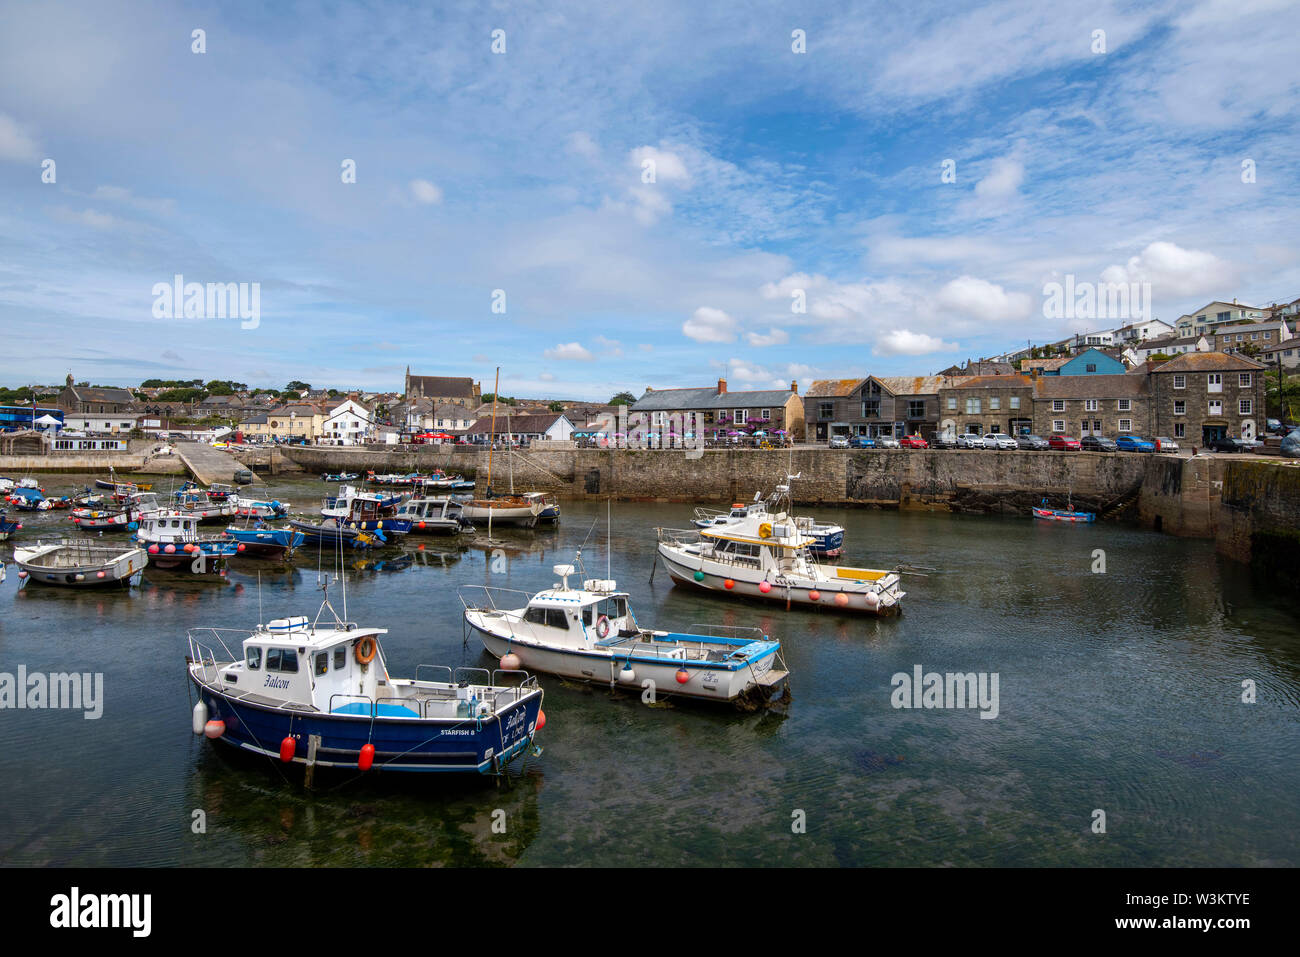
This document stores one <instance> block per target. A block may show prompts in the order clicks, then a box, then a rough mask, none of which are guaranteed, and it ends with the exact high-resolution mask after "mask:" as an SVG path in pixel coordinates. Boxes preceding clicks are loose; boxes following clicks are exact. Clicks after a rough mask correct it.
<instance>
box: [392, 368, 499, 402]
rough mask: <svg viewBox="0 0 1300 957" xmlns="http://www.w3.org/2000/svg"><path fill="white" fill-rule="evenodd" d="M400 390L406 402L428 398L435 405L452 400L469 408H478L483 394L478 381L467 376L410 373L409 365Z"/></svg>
mask: <svg viewBox="0 0 1300 957" xmlns="http://www.w3.org/2000/svg"><path fill="white" fill-rule="evenodd" d="M402 391H403V395H404V396H405V397H406V400H407V401H408V402H410V401H411V400H413V399H430V400H432V401H433V403H434V406H435V407H436V406H439V405H445V404H447V403H449V402H452V403H455V404H456V405H463V406H465V407H466V408H469V409H476V408H478V406H479V404H480V403H481V401H482V395H483V390H482V389H481V388H480V387H479V383H477V382H475V381H474V380H473V379H471V378H469V377H467V376H465V377H460V376H437V375H411V367H410V366H407V367H406V384H405V387H404V388H403V390H402Z"/></svg>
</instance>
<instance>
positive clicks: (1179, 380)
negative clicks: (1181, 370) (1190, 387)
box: [1174, 375, 1187, 389]
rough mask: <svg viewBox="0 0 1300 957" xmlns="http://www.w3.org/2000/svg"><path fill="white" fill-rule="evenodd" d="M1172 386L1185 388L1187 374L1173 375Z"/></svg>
mask: <svg viewBox="0 0 1300 957" xmlns="http://www.w3.org/2000/svg"><path fill="white" fill-rule="evenodd" d="M1174 388H1175V389H1186V388H1187V376H1185V375H1176V376H1174Z"/></svg>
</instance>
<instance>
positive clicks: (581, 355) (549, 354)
mask: <svg viewBox="0 0 1300 957" xmlns="http://www.w3.org/2000/svg"><path fill="white" fill-rule="evenodd" d="M542 355H544V356H545V357H546V358H548V359H560V360H564V361H570V362H591V361H592V360H593V359H595V358H596V357H595V356H594V355H592V354H591V353H590V352H589V351H588V350H587V349H586V348H585V347H584V346H583V345H582V344H581V343H578V342H565V343H562V344H561V345H558V346H555V347H554V348H552V349H547V350H546V351H545V352H543V353H542Z"/></svg>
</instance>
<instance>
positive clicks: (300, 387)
mask: <svg viewBox="0 0 1300 957" xmlns="http://www.w3.org/2000/svg"><path fill="white" fill-rule="evenodd" d="M284 391H285V392H309V391H311V383H310V382H302V381H300V380H298V379H294V380H293V381H292V382H290V383H289V384H288V385H287V386H285V387H284Z"/></svg>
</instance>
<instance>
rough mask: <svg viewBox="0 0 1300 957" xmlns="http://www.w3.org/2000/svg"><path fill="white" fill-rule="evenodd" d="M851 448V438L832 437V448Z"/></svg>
mask: <svg viewBox="0 0 1300 957" xmlns="http://www.w3.org/2000/svg"><path fill="white" fill-rule="evenodd" d="M848 447H849V437H848V436H847V435H832V436H831V448H833V449H847V448H848Z"/></svg>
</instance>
